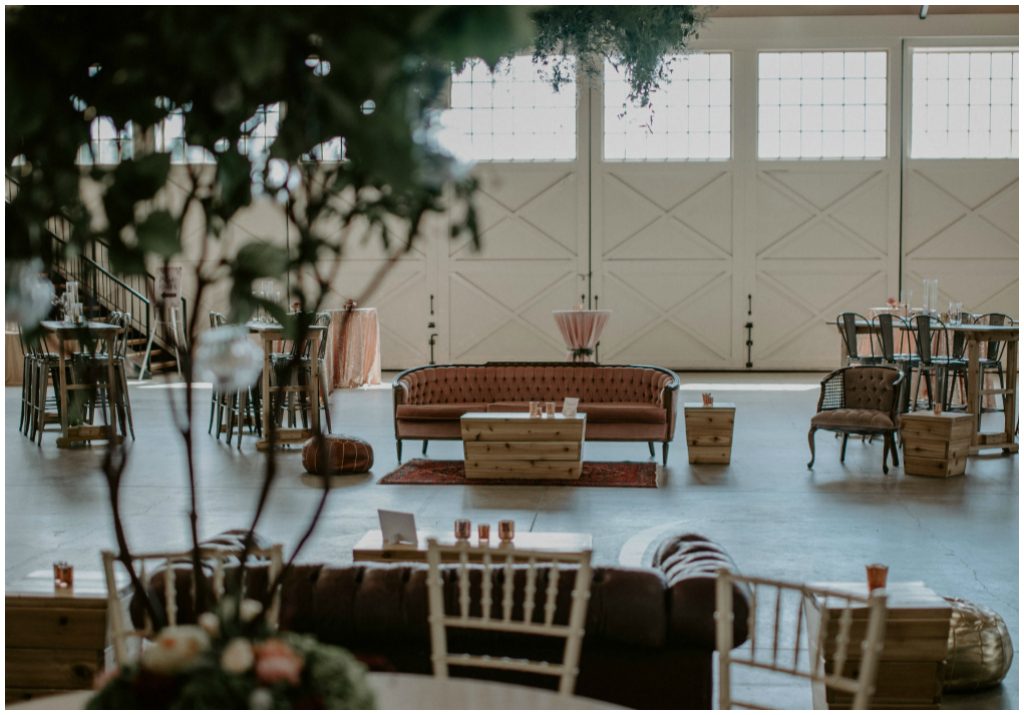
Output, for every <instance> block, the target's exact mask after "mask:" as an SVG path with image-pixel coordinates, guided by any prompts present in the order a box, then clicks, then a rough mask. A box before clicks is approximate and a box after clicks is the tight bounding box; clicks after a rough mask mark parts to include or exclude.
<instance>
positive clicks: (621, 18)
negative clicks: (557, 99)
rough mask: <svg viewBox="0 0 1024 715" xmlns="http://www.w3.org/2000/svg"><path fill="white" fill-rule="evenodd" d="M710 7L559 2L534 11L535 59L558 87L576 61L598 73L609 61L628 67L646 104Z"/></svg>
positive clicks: (636, 94) (637, 98)
mask: <svg viewBox="0 0 1024 715" xmlns="http://www.w3.org/2000/svg"><path fill="white" fill-rule="evenodd" d="M709 10H710V8H708V7H704V6H695V5H654V6H650V5H647V6H645V5H639V6H634V5H559V6H551V7H546V8H543V9H539V10H536V11H534V13H533V15H532V18H533V21H534V23H535V25H536V34H535V39H534V51H533V59H534V62H537V63H538V64H540V65H542V66H543V67H544V68H546V69H547V70H548V71H549V75H550V77H549V78H550V80H551V81H552V83H553V84H554V85H555V87H558V86H560V85H562V84H564V83H566V82H569V81H571V80H572V79H573V78H574V77H575V65H576V63H579V64H580V65H581V67H582V68H583V69H584V71H587V72H590V73H593V74H598V73H600V72H601V69H602V67H603V65H604V60H608V61H609V62H611V63H612V64H613V65H614V66H615V67H616V69H618V70H619V71H620V72H623V73H624V74H625V77H626V82H627V83H628V84H629V95H628V97H629V101H630V102H633V103H636V104H638V105H639V106H641V107H646V106H648V105H649V104H650V100H651V94H652V93H653V92H654V91H655V90H656V89H658V87H659V86H660V85H661V83H662V82H665V81H667V80H668V79H669V76H670V74H671V71H672V59H673V56H674V55H678V54H681V53H683V52H684V51H686V49H687V47H688V46H689V44H690V42H691V41H692V40H694V39H696V38H697V36H698V35H697V31H698V29H699V28H700V26H701V25H702V24H703V23H704V20H705V19H706V17H707V15H708V12H709Z"/></svg>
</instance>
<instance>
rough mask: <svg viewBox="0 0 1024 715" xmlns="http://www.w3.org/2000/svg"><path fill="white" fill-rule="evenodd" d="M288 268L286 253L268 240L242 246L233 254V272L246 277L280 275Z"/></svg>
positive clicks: (237, 275)
mask: <svg viewBox="0 0 1024 715" xmlns="http://www.w3.org/2000/svg"><path fill="white" fill-rule="evenodd" d="M286 270H288V253H287V252H286V251H285V250H284V248H282V247H281V246H275V245H274V244H272V243H270V242H268V241H255V242H253V243H247V244H246V245H244V246H242V247H241V248H240V249H239V251H238V255H237V256H235V266H234V271H233V272H234V274H235V276H236V277H243V278H248V279H250V280H251V279H254V278H264V277H281V276H282V275H283V274H284V272H285V271H286Z"/></svg>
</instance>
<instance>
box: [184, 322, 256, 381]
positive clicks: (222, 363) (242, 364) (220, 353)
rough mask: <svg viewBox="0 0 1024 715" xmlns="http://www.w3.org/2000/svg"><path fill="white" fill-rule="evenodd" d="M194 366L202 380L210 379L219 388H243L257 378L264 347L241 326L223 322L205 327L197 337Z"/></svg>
mask: <svg viewBox="0 0 1024 715" xmlns="http://www.w3.org/2000/svg"><path fill="white" fill-rule="evenodd" d="M196 368H197V370H198V371H199V375H200V376H201V379H203V380H208V381H209V382H213V383H214V384H215V385H216V386H217V388H218V389H219V390H222V391H224V392H234V391H235V390H242V389H244V388H247V387H249V386H250V385H252V384H253V383H254V382H256V380H257V379H259V376H260V371H261V370H262V369H263V349H262V348H260V346H258V345H256V343H254V342H253V341H252V340H251V339H250V338H249V331H248V330H246V329H245V328H244V327H243V326H241V325H222V326H221V327H219V328H212V329H210V330H207V331H206V332H205V333H203V335H202V337H201V338H200V339H199V346H198V347H197V348H196Z"/></svg>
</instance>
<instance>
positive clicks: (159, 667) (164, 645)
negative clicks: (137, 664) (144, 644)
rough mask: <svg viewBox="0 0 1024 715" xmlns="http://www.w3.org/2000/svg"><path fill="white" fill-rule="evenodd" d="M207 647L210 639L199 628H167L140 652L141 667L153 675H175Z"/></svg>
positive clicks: (190, 663)
mask: <svg viewBox="0 0 1024 715" xmlns="http://www.w3.org/2000/svg"><path fill="white" fill-rule="evenodd" d="M209 647H210V637H209V636H208V635H207V634H206V631H204V630H203V629H202V628H200V627H199V626H169V627H167V628H164V629H163V630H162V631H160V633H158V634H157V636H156V639H155V640H154V641H153V644H152V645H151V646H150V647H149V648H147V649H146V650H144V651H143V652H142V667H143V668H145V669H146V670H150V671H152V672H154V673H164V674H171V673H177V672H180V671H182V670H184V669H186V668H188V667H189V666H190V665H192V663H194V662H195V661H196V660H197V659H198V658H199V656H200V655H201V654H202V652H203V651H204V650H206V649H207V648H209Z"/></svg>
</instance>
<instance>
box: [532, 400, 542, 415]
mask: <svg viewBox="0 0 1024 715" xmlns="http://www.w3.org/2000/svg"><path fill="white" fill-rule="evenodd" d="M530 417H540V403H539V402H537V401H536V400H531V401H530Z"/></svg>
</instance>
